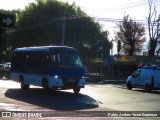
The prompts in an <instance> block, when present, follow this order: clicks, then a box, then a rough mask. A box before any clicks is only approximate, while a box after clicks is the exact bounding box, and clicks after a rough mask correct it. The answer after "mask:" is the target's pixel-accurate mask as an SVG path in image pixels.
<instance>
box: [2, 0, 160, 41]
mask: <svg viewBox="0 0 160 120" xmlns="http://www.w3.org/2000/svg"><path fill="white" fill-rule="evenodd" d="M34 1H35V0H0V9H6V10H12V9H24V8H25V6H26V5H28V3H30V2H34ZM61 1H64V2H68V3H69V4H72V3H73V2H75V3H76V5H77V6H80V7H81V9H82V10H83V11H85V12H86V13H87V14H88V15H89V16H91V17H94V18H97V19H98V22H100V24H101V25H102V27H103V30H108V31H109V32H110V36H109V38H110V39H112V38H113V39H114V33H115V31H116V22H113V20H111V21H108V19H109V18H110V19H114V20H115V19H123V16H124V15H129V16H130V17H131V18H132V19H133V20H140V21H141V22H142V23H143V24H144V27H147V16H148V0H61ZM154 1H155V3H156V5H157V8H158V9H157V11H158V13H159V14H160V0H154ZM102 18H103V19H102ZM100 19H101V20H100Z"/></svg>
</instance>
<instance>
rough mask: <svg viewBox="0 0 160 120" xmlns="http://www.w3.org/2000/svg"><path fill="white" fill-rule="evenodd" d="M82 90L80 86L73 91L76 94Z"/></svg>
mask: <svg viewBox="0 0 160 120" xmlns="http://www.w3.org/2000/svg"><path fill="white" fill-rule="evenodd" d="M80 90H81V89H80V88H73V91H74V93H75V94H78V93H79V92H80Z"/></svg>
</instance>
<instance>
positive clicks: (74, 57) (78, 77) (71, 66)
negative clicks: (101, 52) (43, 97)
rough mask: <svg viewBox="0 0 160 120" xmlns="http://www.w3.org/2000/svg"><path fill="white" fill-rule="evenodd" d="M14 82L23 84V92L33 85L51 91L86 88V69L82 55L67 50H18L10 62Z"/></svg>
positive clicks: (49, 48)
mask: <svg viewBox="0 0 160 120" xmlns="http://www.w3.org/2000/svg"><path fill="white" fill-rule="evenodd" d="M11 66H12V67H11V80H14V81H17V82H20V86H21V89H28V88H29V86H30V85H35V86H41V87H43V90H44V91H45V92H48V91H49V90H51V89H53V90H66V89H73V91H74V93H79V92H80V89H81V88H84V87H85V68H84V65H83V62H82V59H81V57H80V54H79V52H78V51H77V50H76V49H75V48H72V47H67V46H43V47H24V48H17V49H15V50H14V52H13V56H12V62H11Z"/></svg>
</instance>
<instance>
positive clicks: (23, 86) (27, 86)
mask: <svg viewBox="0 0 160 120" xmlns="http://www.w3.org/2000/svg"><path fill="white" fill-rule="evenodd" d="M20 86H21V89H22V90H28V89H29V85H26V84H24V79H23V78H22V77H21V78H20Z"/></svg>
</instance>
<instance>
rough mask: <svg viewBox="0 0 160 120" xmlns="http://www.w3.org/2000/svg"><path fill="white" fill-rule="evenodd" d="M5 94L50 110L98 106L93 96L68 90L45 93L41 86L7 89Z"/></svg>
mask: <svg viewBox="0 0 160 120" xmlns="http://www.w3.org/2000/svg"><path fill="white" fill-rule="evenodd" d="M5 96H6V97H8V98H11V99H14V100H18V101H22V102H26V103H29V104H33V105H37V106H39V107H43V108H47V109H51V110H82V109H92V108H97V107H98V103H97V101H96V100H94V99H93V98H91V97H89V96H87V95H84V94H78V95H75V94H74V93H70V92H68V91H67V92H64V91H57V92H56V93H48V94H46V93H43V91H42V89H41V88H30V89H29V90H28V91H24V90H21V89H8V90H7V91H6V92H5Z"/></svg>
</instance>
